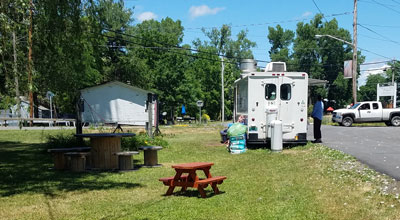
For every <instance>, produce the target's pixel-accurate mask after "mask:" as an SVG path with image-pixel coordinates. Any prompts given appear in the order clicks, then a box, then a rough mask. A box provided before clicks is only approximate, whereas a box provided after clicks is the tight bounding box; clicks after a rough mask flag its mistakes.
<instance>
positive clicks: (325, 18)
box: [312, 0, 328, 23]
mask: <svg viewBox="0 0 400 220" xmlns="http://www.w3.org/2000/svg"><path fill="white" fill-rule="evenodd" d="M312 2H313V3H314V5H315V7H316V8H317V9H318V11H319V13H321V15H322V17H323V18H324V19H325V21H326V23H328V20H327V19H326V18H325V16H324V13H322V11H321V9H319V7H318V5H317V3H316V2H315V1H314V0H312Z"/></svg>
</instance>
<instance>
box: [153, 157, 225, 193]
mask: <svg viewBox="0 0 400 220" xmlns="http://www.w3.org/2000/svg"><path fill="white" fill-rule="evenodd" d="M213 165H214V163H210V162H194V163H183V164H176V165H173V166H172V168H174V169H175V171H176V174H175V176H173V177H166V178H161V179H159V180H160V181H162V182H163V183H164V185H166V186H169V188H168V190H167V193H166V195H172V193H173V191H174V189H175V187H176V186H179V187H182V189H181V190H182V191H185V190H186V188H187V187H193V188H197V189H198V190H199V193H200V195H201V197H203V198H205V197H206V194H205V191H204V188H205V187H207V186H208V185H209V184H210V185H211V187H212V188H213V190H214V193H215V194H218V193H219V189H218V187H217V184H221V183H222V182H223V180H224V179H226V177H225V176H217V177H212V176H211V173H210V169H211V166H213ZM197 171H203V172H204V174H205V177H206V178H205V179H200V178H199V176H198V175H197V173H196V172H197ZM183 174H185V175H183Z"/></svg>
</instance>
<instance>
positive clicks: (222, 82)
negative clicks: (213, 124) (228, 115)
mask: <svg viewBox="0 0 400 220" xmlns="http://www.w3.org/2000/svg"><path fill="white" fill-rule="evenodd" d="M224 69H225V65H224V57H223V56H221V103H222V104H221V121H222V122H224V119H225V111H224V110H225V97H224V96H225V95H224ZM200 118H201V114H200Z"/></svg>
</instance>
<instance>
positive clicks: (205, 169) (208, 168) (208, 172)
mask: <svg viewBox="0 0 400 220" xmlns="http://www.w3.org/2000/svg"><path fill="white" fill-rule="evenodd" d="M210 168H211V167H206V168H203V171H204V174H205V175H206V178H211V177H212V176H211V173H210Z"/></svg>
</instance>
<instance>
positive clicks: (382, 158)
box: [308, 125, 400, 180]
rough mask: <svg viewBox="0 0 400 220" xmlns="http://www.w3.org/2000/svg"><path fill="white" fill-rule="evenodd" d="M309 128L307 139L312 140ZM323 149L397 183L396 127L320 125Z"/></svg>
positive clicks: (399, 151)
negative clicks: (346, 157) (353, 160)
mask: <svg viewBox="0 0 400 220" xmlns="http://www.w3.org/2000/svg"><path fill="white" fill-rule="evenodd" d="M312 130H313V127H312V125H310V126H309V128H308V132H309V134H308V139H310V140H313V134H312ZM321 130H322V141H323V145H325V146H328V147H330V148H333V149H336V150H340V151H343V152H345V153H347V154H350V155H352V156H354V157H355V158H357V159H358V160H359V161H361V162H362V163H364V164H367V165H368V166H369V167H371V168H372V169H374V170H376V171H379V172H381V173H384V174H387V175H389V176H391V177H393V178H395V179H396V180H400V127H341V126H329V125H323V126H322V127H321Z"/></svg>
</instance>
